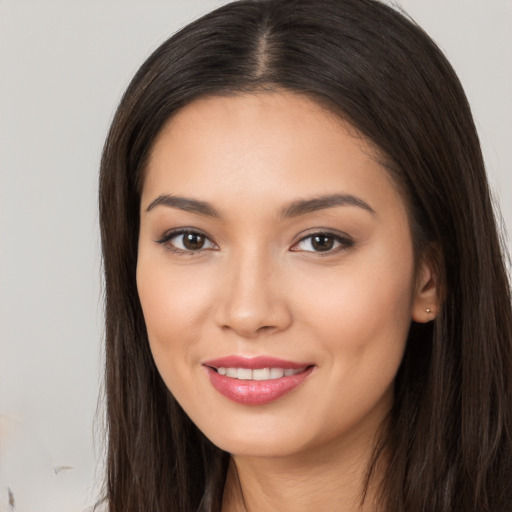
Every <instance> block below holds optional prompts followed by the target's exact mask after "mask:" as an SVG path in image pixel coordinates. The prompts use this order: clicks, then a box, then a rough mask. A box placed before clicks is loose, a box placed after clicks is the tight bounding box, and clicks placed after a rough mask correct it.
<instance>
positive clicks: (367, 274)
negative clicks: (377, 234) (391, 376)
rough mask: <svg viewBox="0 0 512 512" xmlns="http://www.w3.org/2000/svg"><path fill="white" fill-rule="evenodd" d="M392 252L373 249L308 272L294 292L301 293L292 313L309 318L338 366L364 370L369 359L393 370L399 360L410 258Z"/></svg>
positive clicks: (409, 302) (407, 310)
mask: <svg viewBox="0 0 512 512" xmlns="http://www.w3.org/2000/svg"><path fill="white" fill-rule="evenodd" d="M395 253H396V251H391V250H388V251H379V252H377V251H375V252H373V253H368V254H367V257H365V258H360V259H358V260H357V262H355V259H354V264H353V265H352V264H349V263H347V265H342V266H340V267H339V268H337V269H331V270H332V271H331V272H329V273H326V274H325V275H320V274H319V273H317V275H316V276H312V275H310V276H309V277H308V278H307V279H305V280H303V285H304V289H303V290H302V292H297V294H298V295H299V294H300V295H301V296H302V297H303V299H302V301H301V311H300V312H298V314H297V317H302V318H304V319H308V320H307V322H308V323H309V327H310V328H311V329H312V330H316V336H315V338H316V340H317V342H318V343H319V345H323V346H324V348H325V349H326V352H327V353H329V354H330V356H331V357H330V360H331V361H332V362H333V365H337V366H338V367H339V371H343V372H350V373H355V372H356V369H357V371H361V372H362V373H361V374H363V373H366V366H364V365H368V370H369V371H371V370H372V368H371V366H372V365H373V366H374V368H381V369H382V370H385V371H386V372H392V373H394V371H396V367H397V366H398V365H399V364H400V360H401V357H402V353H403V350H404V346H405V341H406V338H407V333H408V330H409V326H410V322H411V309H412V288H413V258H412V253H411V254H408V253H406V254H405V255H404V254H403V253H402V254H401V255H400V258H397V257H396V254H395ZM306 328H307V327H306ZM363 366H364V368H363ZM363 370H364V371H363Z"/></svg>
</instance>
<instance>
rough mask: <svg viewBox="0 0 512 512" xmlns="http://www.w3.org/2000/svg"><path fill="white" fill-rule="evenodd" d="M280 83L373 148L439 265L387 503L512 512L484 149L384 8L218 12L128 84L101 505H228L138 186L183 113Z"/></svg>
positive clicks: (365, 3) (301, 0)
mask: <svg viewBox="0 0 512 512" xmlns="http://www.w3.org/2000/svg"><path fill="white" fill-rule="evenodd" d="M279 89H281V90H288V91H294V92H297V93H300V94H304V95H307V96H308V97H311V98H313V99H314V100H315V101H317V102H319V103H321V104H322V105H324V106H326V107H327V108H329V109H330V110H331V111H333V112H334V113H336V114H337V115H339V116H340V117H342V118H344V119H346V120H348V121H349V122H350V123H352V125H353V126H354V127H355V128H356V129H357V130H358V131H359V132H360V133H362V134H363V135H364V136H365V137H367V138H368V139H369V140H371V141H372V142H373V143H374V144H375V145H376V146H377V148H379V150H380V152H381V153H382V155H384V158H383V163H384V164H385V165H386V166H387V168H388V169H389V172H390V173H391V174H392V175H393V176H394V177H395V179H396V181H397V183H399V185H400V187H401V189H402V190H403V194H404V198H405V200H406V202H407V204H408V205H409V210H410V221H411V225H412V228H413V238H414V243H415V247H416V253H417V257H418V258H420V257H422V255H424V254H425V253H426V252H427V251H430V252H431V253H432V251H434V252H435V254H436V255H437V261H438V272H439V280H440V283H439V285H440V287H441V289H442V295H443V296H442V297H441V299H442V301H441V304H442V305H441V310H440V312H439V315H438V316H437V318H436V320H435V321H434V322H430V323H429V324H425V325H423V324H422V325H420V324H414V323H413V324H412V325H411V330H410V334H409V339H408V343H407V348H406V353H405V357H404V360H403V362H402V365H401V367H400V369H399V372H398V375H397V378H396V394H395V402H394V407H393V410H392V411H390V422H389V424H390V428H389V429H387V430H386V432H385V433H384V435H383V438H382V439H381V444H380V445H379V446H377V447H376V457H377V456H378V453H379V450H381V449H386V451H387V452H389V453H391V460H390V464H389V468H388V470H387V472H386V477H385V481H384V482H383V486H382V490H381V491H382V492H381V494H382V501H383V503H384V504H385V509H386V510H388V511H390V512H510V511H511V510H512V317H511V316H512V315H511V301H510V290H509V284H508V280H507V275H506V270H505V266H504V263H503V255H502V252H501V250H500V244H499V237H498V234H497V229H496V225H495V220H494V216H493V208H492V203H491V200H490V195H489V191H488V185H487V181H486V176H485V170H484V164H483V160H482V155H481V150H480V145H479V141H478V138H477V135H476V130H475V126H474V123H473V120H472V116H471V112H470V108H469V105H468V103H467V100H466V97H465V95H464V92H463V90H462V87H461V85H460V83H459V81H458V79H457V77H456V75H455V73H454V71H453V69H452V68H451V66H450V65H449V63H448V62H447V60H446V58H445V57H444V56H443V54H442V53H441V51H440V50H439V49H438V48H437V46H436V45H435V44H434V43H433V42H432V41H431V40H430V39H429V37H428V36H427V35H426V34H425V33H424V32H423V31H422V30H421V29H420V28H419V27H418V26H416V25H415V24H414V23H413V22H411V21H410V20H409V19H407V18H406V17H405V16H403V15H402V14H400V13H398V12H396V11H395V10H393V9H392V8H390V7H388V6H386V5H384V4H382V3H380V2H377V1H375V0H242V1H238V2H234V3H231V4H228V5H225V6H223V7H221V8H219V9H217V10H215V11H213V12H212V13H210V14H208V15H206V16H204V17H203V18H201V19H199V20H197V21H195V22H194V23H192V24H190V25H188V26H187V27H185V28H184V29H182V30H181V31H180V32H178V33H177V34H176V35H174V36H173V37H171V38H170V39H169V40H168V41H166V42H165V43H164V44H163V45H162V46H160V47H159V48H158V49H157V50H156V51H155V52H154V53H153V54H152V55H151V56H150V57H149V58H148V60H147V61H146V62H145V63H144V64H143V65H142V67H141V68H140V70H139V71H138V72H137V74H136V76H135V77H134V79H133V81H132V82H131V84H130V86H129V87H128V90H127V91H126V93H125V95H124V97H123V99H122V101H121V103H120V105H119V108H118V110H117V113H116V115H115V118H114V121H113V123H112V127H111V129H110V133H109V135H108V138H107V141H106V144H105V148H104V153H103V159H102V164H101V176H100V219H101V233H102V246H103V262H104V271H105V293H106V410H107V435H108V454H107V455H108V459H107V481H106V486H105V497H104V501H105V502H106V503H107V504H108V510H109V511H110V512H144V511H147V512H158V511H160V512H196V511H203V512H206V511H211V512H213V511H219V510H220V505H221V500H222V491H223V486H224V481H225V475H226V468H227V462H228V459H229V457H228V455H227V454H225V453H223V452H222V451H221V450H220V449H218V448H216V447H215V446H213V445H212V443H210V441H208V440H207V439H206V438H205V436H204V435H203V434H202V433H201V432H199V430H198V429H197V428H196V427H195V425H193V424H192V422H191V421H190V420H189V418H188V417H187V416H186V415H185V413H184V412H183V411H182V409H181V408H180V406H179V405H178V404H177V403H176V401H175V400H174V398H173V397H172V395H171V393H170V392H169V391H168V390H167V388H166V387H165V385H164V383H163V381H162V380H161V378H160V376H159V374H158V372H157V369H156V367H155V365H154V363H153V360H152V357H151V353H150V350H149V345H148V339H147V333H146V328H145V325H144V320H143V316H142V311H141V307H140V303H139V298H138V295H137V288H136V282H135V269H136V264H137V239H138V230H139V201H140V189H141V184H142V178H143V171H144V166H145V162H146V160H147V157H148V152H149V150H150V148H151V145H152V143H153V141H154V140H155V137H156V135H157V134H158V133H159V130H160V129H161V128H162V126H163V124H164V123H165V122H166V121H167V120H168V119H169V118H170V117H171V116H172V115H173V114H174V113H175V112H176V111H177V110H178V109H180V108H181V107H183V106H184V105H186V104H188V103H190V102H191V101H193V100H194V99H196V98H199V97H201V96H205V95H225V94H238V93H244V92H254V91H260V90H269V91H272V90H279ZM370 469H371V468H370ZM369 474H370V476H371V470H370V472H369Z"/></svg>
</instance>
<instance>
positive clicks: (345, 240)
mask: <svg viewBox="0 0 512 512" xmlns="http://www.w3.org/2000/svg"><path fill="white" fill-rule="evenodd" d="M315 235H323V236H328V237H332V238H334V239H335V240H336V241H337V242H338V243H339V244H340V245H339V246H338V247H335V248H333V249H329V250H327V251H308V250H304V249H294V247H296V246H297V245H298V244H300V243H301V242H304V241H305V240H307V239H308V238H312V237H314V236H315ZM297 238H298V239H297V240H296V241H294V242H293V244H292V246H291V247H290V251H292V252H306V253H314V254H316V255H319V256H328V255H329V254H335V253H337V252H341V251H344V250H347V249H349V248H350V247H352V246H354V245H355V241H354V239H353V238H352V237H351V236H349V235H348V234H347V233H344V232H342V231H337V230H332V229H321V228H318V229H317V228H315V229H314V231H309V233H307V234H305V233H300V234H299V235H298V236H297Z"/></svg>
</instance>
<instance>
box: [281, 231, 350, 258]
mask: <svg viewBox="0 0 512 512" xmlns="http://www.w3.org/2000/svg"><path fill="white" fill-rule="evenodd" d="M353 245H354V241H353V240H352V239H351V238H349V237H348V236H346V235H345V236H343V234H342V233H340V234H335V233H322V232H320V233H313V234H311V235H308V236H305V237H304V238H302V240H299V242H297V243H296V244H295V245H294V246H293V247H292V248H291V250H292V251H302V252H332V253H335V252H338V251H341V250H343V249H348V248H350V247H352V246H353Z"/></svg>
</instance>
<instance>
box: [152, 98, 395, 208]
mask: <svg viewBox="0 0 512 512" xmlns="http://www.w3.org/2000/svg"><path fill="white" fill-rule="evenodd" d="M377 155H378V152H377V150H376V148H375V147H374V146H373V145H372V144H371V143H370V142H369V141H368V140H367V139H365V138H364V137H362V136H361V135H360V134H359V133H358V132H357V130H356V129H355V128H354V127H353V126H351V125H350V124H349V123H347V122H346V121H343V120H342V119H340V118H339V117H338V116H336V115H334V114H333V113H332V112H330V111H328V110H327V109H325V108H324V107H322V106H321V105H319V104H318V103H316V102H315V101H313V100H312V99H310V98H307V97H305V96H302V95H298V94H294V93H290V92H272V93H259V94H246V95H237V96H211V97H206V98H201V99H198V100H196V101H194V102H192V103H190V104H189V105H187V106H185V107H184V108H183V109H181V110H180V111H179V112H178V113H176V114H175V115H174V116H173V117H172V118H171V119H170V120H169V121H168V122H167V123H166V125H165V126H164V127H163V129H162V130H161V132H160V134H159V135H158V137H157V139H156V140H155V143H154V145H153V147H152V151H151V153H150V158H149V161H148V166H147V169H146V176H145V183H144V187H143V202H144V201H146V202H147V201H148V200H151V198H150V197H149V196H154V195H157V194H161V193H179V194H182V195H183V194H186V195H187V194H191V195H201V196H204V198H205V199H207V200H218V201H221V202H222V201H225V199H226V195H233V194H236V195H237V196H238V197H239V198H243V199H245V200H261V197H262V196H264V197H265V198H266V199H268V200H271V199H275V200H276V201H279V200H283V201H285V200H287V199H289V198H290V197H291V196H304V195H305V194H307V195H325V194H327V193H332V192H333V189H336V191H337V192H345V193H355V192H358V193H364V194H365V195H366V196H367V197H368V198H369V199H371V200H374V199H375V198H374V196H379V197H380V198H381V199H382V198H390V196H392V200H397V199H398V200H399V201H401V199H400V197H397V190H396V187H395V186H394V184H393V181H392V180H391V178H390V176H389V173H388V172H387V171H386V170H385V169H384V168H383V167H382V166H381V165H380V164H379V163H378V161H377Z"/></svg>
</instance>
